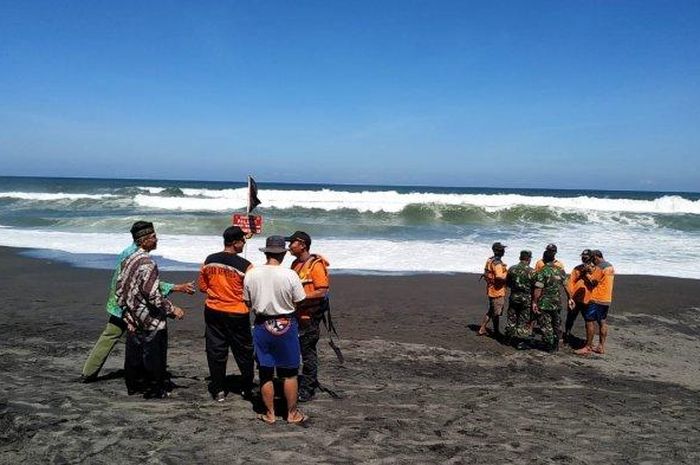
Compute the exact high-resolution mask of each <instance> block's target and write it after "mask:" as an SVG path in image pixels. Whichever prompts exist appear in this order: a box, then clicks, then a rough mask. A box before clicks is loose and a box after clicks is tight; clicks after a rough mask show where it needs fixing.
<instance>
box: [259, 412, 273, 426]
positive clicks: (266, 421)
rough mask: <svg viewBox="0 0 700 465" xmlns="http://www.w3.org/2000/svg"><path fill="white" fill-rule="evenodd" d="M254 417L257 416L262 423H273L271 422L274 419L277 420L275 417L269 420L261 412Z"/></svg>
mask: <svg viewBox="0 0 700 465" xmlns="http://www.w3.org/2000/svg"><path fill="white" fill-rule="evenodd" d="M256 418H257V419H258V420H260V421H262V422H263V423H267V424H268V425H273V424H274V423H275V421H277V420H276V419H274V420H270V419H269V418H267V417H266V416H265V415H264V414H262V413H261V414H259V415H258V416H257V417H256Z"/></svg>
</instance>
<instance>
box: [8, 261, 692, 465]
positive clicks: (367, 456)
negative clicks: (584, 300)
mask: <svg viewBox="0 0 700 465" xmlns="http://www.w3.org/2000/svg"><path fill="white" fill-rule="evenodd" d="M0 274H1V275H2V276H3V279H2V280H0V296H2V297H0V319H1V320H2V327H1V328H2V329H1V331H2V338H0V393H1V394H0V427H1V428H0V431H2V433H1V434H0V464H8V465H9V464H16V463H28V464H34V463H37V464H38V463H77V462H86V463H105V464H107V463H130V462H133V461H139V460H143V457H146V456H148V454H149V453H151V452H152V451H154V450H157V451H158V455H157V459H158V460H159V461H160V462H163V463H201V462H207V463H212V464H228V463H231V458H232V457H235V459H234V461H237V462H240V463H270V462H271V461H272V462H281V461H289V460H294V461H297V460H299V461H302V460H303V461H307V462H311V463H368V464H375V463H416V464H423V463H533V462H537V463H540V462H541V463H554V462H564V463H572V464H583V465H593V464H596V463H601V462H606V463H611V464H614V463H667V462H668V461H669V460H671V461H673V462H674V463H681V464H695V463H697V462H698V460H699V459H700V444H698V442H697V441H696V438H697V437H698V435H700V409H699V408H698V404H697V398H698V393H700V376H698V373H700V360H698V358H697V356H696V355H697V350H698V349H700V281H698V280H691V279H679V278H663V277H648V276H620V277H618V279H617V280H616V290H615V295H614V302H613V306H612V307H611V313H610V320H611V327H610V336H609V343H608V349H609V353H608V354H606V355H605V356H604V357H599V356H592V357H585V358H581V357H576V356H574V355H573V354H572V353H571V351H570V350H569V349H563V350H561V351H560V352H559V353H557V354H554V355H549V354H545V353H544V352H541V351H538V350H529V351H522V352H520V351H515V350H514V349H512V348H511V347H509V346H505V345H501V344H499V343H498V342H497V341H496V340H494V339H491V338H484V337H477V336H476V334H475V332H474V329H473V328H472V327H471V325H476V324H478V322H479V319H480V318H481V316H482V315H483V313H484V311H485V308H486V299H485V296H484V285H483V282H479V281H478V280H477V275H464V274H461V275H456V276H446V275H419V276H381V277H379V276H333V275H331V293H332V306H333V307H332V308H333V310H332V313H333V319H334V322H335V324H336V326H337V328H338V331H339V333H340V336H341V338H340V340H339V341H337V342H338V345H339V346H340V347H341V349H342V351H343V353H344V355H345V359H346V361H345V364H344V365H342V366H341V365H339V364H338V361H337V360H336V358H335V355H334V353H333V351H332V350H331V348H330V347H329V346H328V344H327V339H326V335H325V332H324V334H323V335H322V337H321V341H320V342H319V356H320V360H321V366H320V373H319V379H320V381H321V383H322V384H324V385H325V386H327V387H329V388H330V389H332V390H333V391H335V392H336V393H338V394H339V395H340V398H339V399H333V398H331V397H330V396H328V395H327V394H325V393H319V394H318V395H317V397H316V399H315V400H314V401H313V402H311V403H308V404H304V405H303V410H304V412H305V413H307V414H308V415H310V417H311V421H310V422H309V424H308V425H307V427H306V428H299V427H296V426H292V425H287V424H285V422H284V421H278V424H276V425H274V426H272V427H270V426H268V425H265V424H262V422H260V421H258V420H256V419H255V412H254V411H253V407H252V405H251V404H250V403H248V402H245V401H243V400H242V399H240V398H239V397H238V396H235V395H234V394H230V395H229V396H228V398H227V399H226V401H225V402H224V403H222V404H219V403H217V402H214V401H212V400H211V398H210V397H209V394H208V393H207V388H206V386H207V380H206V378H207V376H208V370H207V364H206V357H205V353H204V338H203V332H204V322H203V316H202V313H203V296H202V295H201V294H197V295H195V296H192V297H190V296H184V295H180V294H177V295H174V296H173V300H174V301H175V302H176V303H177V304H178V305H180V306H182V307H183V308H184V309H185V311H186V312H187V313H186V316H185V319H184V320H182V321H172V322H169V323H168V325H169V329H168V333H169V352H168V367H169V370H170V372H171V373H172V375H173V381H174V382H175V384H176V388H175V390H174V391H173V397H171V398H170V399H167V400H164V401H147V400H144V399H142V398H141V397H137V396H131V397H130V396H128V395H127V393H126V388H125V386H124V381H123V379H122V378H121V377H120V374H119V370H120V368H121V367H122V364H123V355H124V346H123V344H118V345H117V347H116V348H115V350H114V352H113V353H112V355H111V356H110V357H109V359H108V360H107V363H106V365H105V367H104V368H103V371H102V375H103V376H102V377H101V378H100V380H99V381H98V382H96V383H92V384H81V383H79V382H78V378H79V375H80V370H81V368H82V364H83V363H84V361H85V359H86V357H87V354H88V352H89V350H90V349H91V347H92V345H93V344H94V342H95V341H96V340H97V337H98V336H99V334H100V332H101V331H102V330H103V328H104V325H105V323H106V321H107V314H106V312H105V310H104V305H105V300H106V294H107V290H108V287H109V280H110V276H111V271H110V270H94V269H85V268H75V267H71V266H68V265H66V264H63V263H59V262H56V261H53V260H45V259H34V258H28V257H25V256H22V255H19V254H18V253H17V250H16V249H12V248H3V247H0ZM161 275H162V278H163V279H164V280H167V281H171V282H182V281H185V280H191V279H192V276H193V273H189V272H185V273H183V272H168V271H163V272H162V273H161ZM574 334H575V335H577V336H579V337H580V336H582V334H583V323H582V321H581V319H580V318H579V319H578V320H577V322H576V325H575V327H574ZM228 372H229V374H230V375H233V374H235V373H237V369H236V368H235V364H234V363H233V361H232V358H231V357H229V368H228ZM621 432H624V434H620V433H621ZM280 438H282V439H283V440H281V441H280ZM154 459H155V457H154Z"/></svg>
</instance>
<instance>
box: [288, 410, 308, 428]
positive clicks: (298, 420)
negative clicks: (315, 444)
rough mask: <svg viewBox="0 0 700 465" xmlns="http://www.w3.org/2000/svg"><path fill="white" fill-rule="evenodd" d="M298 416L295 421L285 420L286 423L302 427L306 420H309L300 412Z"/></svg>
mask: <svg viewBox="0 0 700 465" xmlns="http://www.w3.org/2000/svg"><path fill="white" fill-rule="evenodd" d="M299 415H300V416H299V418H298V419H296V420H290V419H287V423H290V424H292V425H303V424H304V423H305V422H306V420H308V419H309V417H308V416H306V415H304V414H303V413H301V412H299Z"/></svg>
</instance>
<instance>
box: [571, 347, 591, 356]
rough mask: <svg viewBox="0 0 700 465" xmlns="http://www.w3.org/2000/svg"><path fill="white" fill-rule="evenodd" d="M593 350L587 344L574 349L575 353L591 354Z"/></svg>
mask: <svg viewBox="0 0 700 465" xmlns="http://www.w3.org/2000/svg"><path fill="white" fill-rule="evenodd" d="M592 352H593V350H592V349H591V348H590V347H589V346H585V347H582V348H581V349H578V350H574V353H575V354H576V355H591V353H592Z"/></svg>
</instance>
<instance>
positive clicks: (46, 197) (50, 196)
mask: <svg viewBox="0 0 700 465" xmlns="http://www.w3.org/2000/svg"><path fill="white" fill-rule="evenodd" d="M3 197H4V198H10V199H20V200H39V201H52V200H81V199H93V200H100V199H108V198H113V197H116V196H115V195H113V194H67V193H62V192H58V193H47V192H0V198H3Z"/></svg>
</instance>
